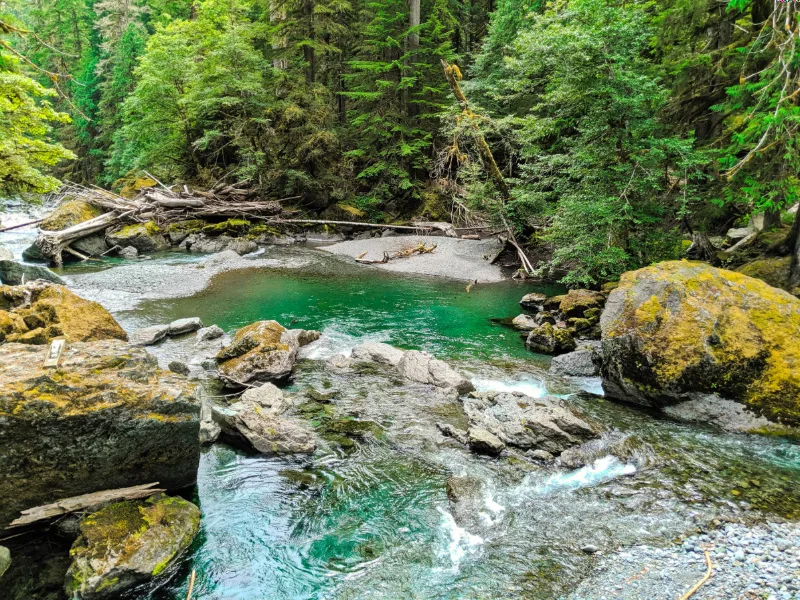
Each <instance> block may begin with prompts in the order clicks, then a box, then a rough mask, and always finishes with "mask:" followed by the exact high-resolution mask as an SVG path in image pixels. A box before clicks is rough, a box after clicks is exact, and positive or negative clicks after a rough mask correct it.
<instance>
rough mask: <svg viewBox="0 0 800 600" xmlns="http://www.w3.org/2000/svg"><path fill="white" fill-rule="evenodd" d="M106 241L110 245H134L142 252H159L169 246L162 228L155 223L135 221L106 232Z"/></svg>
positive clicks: (123, 246) (122, 246)
mask: <svg viewBox="0 0 800 600" xmlns="http://www.w3.org/2000/svg"><path fill="white" fill-rule="evenodd" d="M106 243H107V244H108V245H109V246H119V247H120V248H125V247H126V246H133V247H134V248H136V250H138V251H139V252H140V253H144V254H146V253H148V252H158V251H160V250H166V249H167V248H169V244H168V243H167V240H166V239H164V236H163V235H162V232H161V229H160V228H159V227H158V225H156V224H155V223H153V222H152V221H148V222H147V223H135V224H133V225H126V226H125V227H122V228H120V229H116V230H114V231H112V232H109V233H107V234H106Z"/></svg>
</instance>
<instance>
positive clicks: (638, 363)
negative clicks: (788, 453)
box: [601, 261, 800, 427]
mask: <svg viewBox="0 0 800 600" xmlns="http://www.w3.org/2000/svg"><path fill="white" fill-rule="evenodd" d="M601 327H602V331H603V364H602V368H601V374H602V377H603V387H604V389H605V391H606V394H607V395H608V396H610V397H612V398H618V399H621V400H625V401H629V402H635V403H638V404H643V405H646V406H653V407H667V406H672V405H676V404H679V403H682V402H687V401H692V402H694V403H695V404H696V403H697V402H703V398H707V399H714V400H716V399H726V400H732V401H737V402H740V403H742V404H743V405H744V406H745V407H746V408H747V409H748V412H749V413H750V414H751V415H753V416H754V417H755V416H756V415H761V416H763V417H765V418H768V419H770V420H771V421H776V422H780V423H783V424H787V425H793V426H797V425H800V342H798V340H800V300H798V299H797V298H795V297H793V296H792V295H790V294H789V293H787V292H784V291H782V290H778V289H776V288H773V287H770V286H769V285H767V284H766V283H764V282H763V281H760V280H757V279H752V278H750V277H747V276H745V275H742V274H740V273H735V272H733V271H725V270H722V269H716V268H714V267H711V266H709V265H707V264H705V263H697V262H687V261H672V262H664V263H660V264H657V265H654V266H651V267H647V268H645V269H640V270H638V271H633V272H630V273H626V274H625V275H623V277H622V279H621V281H620V285H619V287H618V288H617V289H616V290H614V291H613V292H612V293H611V295H610V296H609V299H608V302H607V304H606V309H605V312H604V313H603V316H602V319H601ZM712 404H713V403H709V405H708V406H709V408H711V406H712ZM718 404H719V403H718ZM719 405H720V406H724V405H725V404H724V403H722V404H719ZM696 408H697V407H696V406H695V409H696ZM722 411H723V412H722V414H721V415H719V416H718V419H717V420H718V422H720V424H722V425H723V426H725V421H726V419H725V410H724V409H722ZM695 412H697V411H696V410H695ZM759 424H760V421H758V420H755V421H753V426H754V427H758V426H759Z"/></svg>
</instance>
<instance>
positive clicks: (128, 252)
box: [119, 246, 139, 260]
mask: <svg viewBox="0 0 800 600" xmlns="http://www.w3.org/2000/svg"><path fill="white" fill-rule="evenodd" d="M119 255H120V256H121V257H122V258H126V259H128V260H133V259H134V258H139V251H138V250H137V249H136V248H134V247H133V246H125V247H124V248H123V249H122V250H120V251H119Z"/></svg>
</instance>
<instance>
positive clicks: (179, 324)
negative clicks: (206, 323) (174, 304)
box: [169, 317, 203, 335]
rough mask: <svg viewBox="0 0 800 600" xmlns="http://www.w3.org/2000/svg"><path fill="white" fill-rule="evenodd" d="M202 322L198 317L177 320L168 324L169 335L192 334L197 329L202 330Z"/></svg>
mask: <svg viewBox="0 0 800 600" xmlns="http://www.w3.org/2000/svg"><path fill="white" fill-rule="evenodd" d="M202 327H203V322H202V321H201V320H200V317H187V318H185V319H177V320H175V321H173V322H172V323H170V324H169V335H182V334H184V333H192V332H193V331H197V330H198V329H202Z"/></svg>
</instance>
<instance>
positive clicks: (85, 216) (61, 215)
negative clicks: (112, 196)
mask: <svg viewBox="0 0 800 600" xmlns="http://www.w3.org/2000/svg"><path fill="white" fill-rule="evenodd" d="M102 214H103V209H102V208H99V207H97V206H93V205H91V204H89V203H88V202H84V201H83V200H80V199H78V198H69V197H68V198H65V199H64V201H62V202H61V204H59V205H58V207H57V208H56V209H55V210H54V211H53V212H52V213H50V214H49V215H48V216H47V217H46V218H45V219H44V221H42V222H41V224H40V225H39V228H40V229H44V230H45V231H61V230H62V229H67V228H68V227H72V226H74V225H78V224H79V223H83V222H84V221H88V220H90V219H94V218H95V217H99V216H100V215H102Z"/></svg>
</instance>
